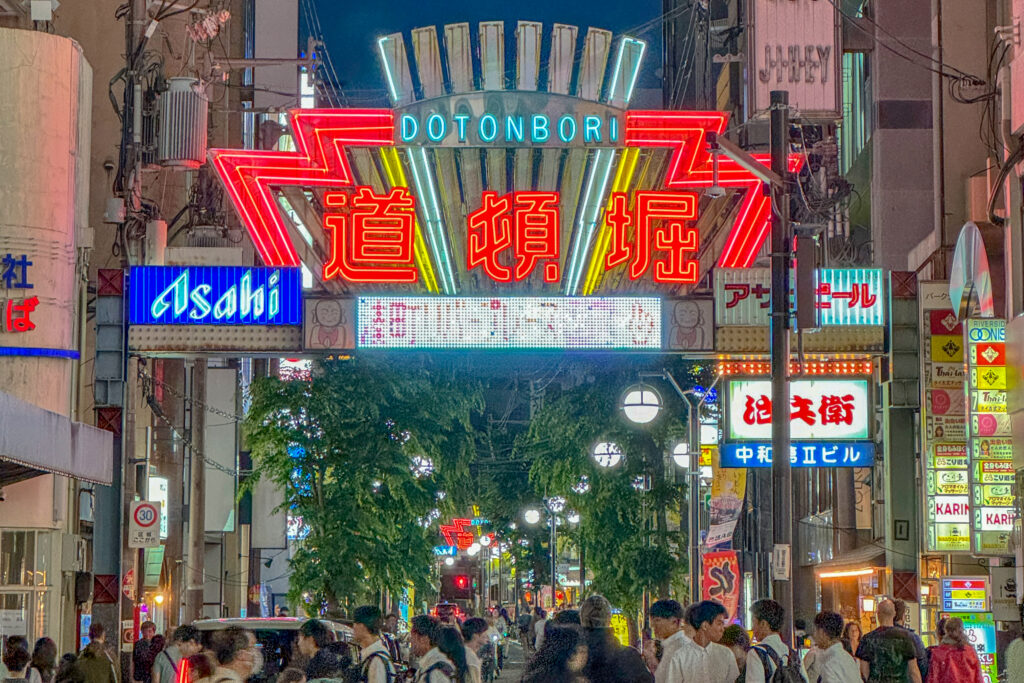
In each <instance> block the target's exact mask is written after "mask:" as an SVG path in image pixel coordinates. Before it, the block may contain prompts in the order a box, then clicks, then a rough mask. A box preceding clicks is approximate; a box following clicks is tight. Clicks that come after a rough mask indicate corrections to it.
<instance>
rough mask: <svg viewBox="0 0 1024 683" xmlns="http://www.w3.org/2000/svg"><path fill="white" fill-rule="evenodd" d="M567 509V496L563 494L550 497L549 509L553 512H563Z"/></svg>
mask: <svg viewBox="0 0 1024 683" xmlns="http://www.w3.org/2000/svg"><path fill="white" fill-rule="evenodd" d="M564 509H565V498H562V497H561V496H553V497H551V498H548V510H551V511H552V512H556V513H557V512H561V511H562V510H564Z"/></svg>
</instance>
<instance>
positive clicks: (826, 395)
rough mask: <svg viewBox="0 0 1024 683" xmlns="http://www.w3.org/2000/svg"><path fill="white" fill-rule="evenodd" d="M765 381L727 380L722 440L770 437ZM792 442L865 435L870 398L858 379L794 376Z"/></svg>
mask: <svg viewBox="0 0 1024 683" xmlns="http://www.w3.org/2000/svg"><path fill="white" fill-rule="evenodd" d="M771 393H772V387H771V381H770V380H760V379H758V380H746V379H744V380H730V381H729V386H728V392H727V395H728V399H729V404H728V411H727V425H726V435H727V436H726V439H727V440H729V441H762V442H768V441H771V438H772V402H771ZM790 402H791V405H790V411H789V413H790V418H789V419H790V429H791V435H792V436H791V438H792V439H793V440H794V441H822V442H833V441H857V440H866V439H868V438H869V424H870V416H871V415H870V411H871V403H870V400H869V396H868V382H867V380H863V379H799V380H794V381H793V382H791V383H790Z"/></svg>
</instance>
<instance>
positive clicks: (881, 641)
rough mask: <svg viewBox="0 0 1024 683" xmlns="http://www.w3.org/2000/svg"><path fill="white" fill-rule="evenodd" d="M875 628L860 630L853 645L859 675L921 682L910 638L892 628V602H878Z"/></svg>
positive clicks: (879, 682)
mask: <svg viewBox="0 0 1024 683" xmlns="http://www.w3.org/2000/svg"><path fill="white" fill-rule="evenodd" d="M876 618H877V619H878V628H876V629H875V630H874V631H872V632H871V633H866V634H864V637H863V638H861V639H860V645H859V646H858V647H857V653H856V655H857V659H859V660H861V662H860V671H861V676H862V677H863V678H864V680H865V681H867V682H868V683H921V670H920V669H919V668H918V667H917V652H916V651H915V649H914V641H913V640H911V638H910V636H909V635H908V634H907V631H906V629H902V628H896V627H895V626H894V622H895V620H896V605H894V604H893V601H892V600H882V601H881V602H879V603H878V612H877V613H876Z"/></svg>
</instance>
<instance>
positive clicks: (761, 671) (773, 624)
mask: <svg viewBox="0 0 1024 683" xmlns="http://www.w3.org/2000/svg"><path fill="white" fill-rule="evenodd" d="M750 614H751V616H752V618H753V629H751V630H752V631H753V632H754V638H755V639H757V645H755V646H754V647H752V648H750V650H749V651H748V652H747V666H746V669H745V672H746V673H745V678H746V683H805V682H806V681H807V675H806V674H805V673H804V670H803V665H802V664H801V663H800V657H799V655H797V653H796V652H795V651H794V650H793V649H792V648H791V647H789V646H788V645H786V644H785V643H784V642H782V636H780V635H779V631H780V630H782V624H783V621H784V620H785V618H786V611H785V610H784V609H782V605H780V604H779V603H777V602H775V601H774V600H758V601H757V602H755V603H754V604H753V605H751V606H750Z"/></svg>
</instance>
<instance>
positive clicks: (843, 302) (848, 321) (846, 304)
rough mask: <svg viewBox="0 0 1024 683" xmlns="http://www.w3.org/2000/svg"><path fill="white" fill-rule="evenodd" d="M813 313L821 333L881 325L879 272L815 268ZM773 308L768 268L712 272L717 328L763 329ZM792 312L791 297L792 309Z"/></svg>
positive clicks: (882, 297) (883, 304)
mask: <svg viewBox="0 0 1024 683" xmlns="http://www.w3.org/2000/svg"><path fill="white" fill-rule="evenodd" d="M816 279H817V291H816V301H815V304H814V305H815V308H816V309H817V313H818V320H819V324H820V325H821V326H822V327H831V326H834V325H867V326H880V325H884V324H885V297H884V296H883V293H882V271H881V270H879V269H877V268H819V269H818V271H817V274H816ZM771 305H772V290H771V273H770V271H769V269H768V268H747V269H726V268H719V269H717V270H716V271H715V324H716V325H718V326H720V327H729V326H738V327H767V325H768V322H769V313H770V312H771ZM793 308H794V302H793V295H792V292H791V293H790V309H791V310H792V309H793Z"/></svg>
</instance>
